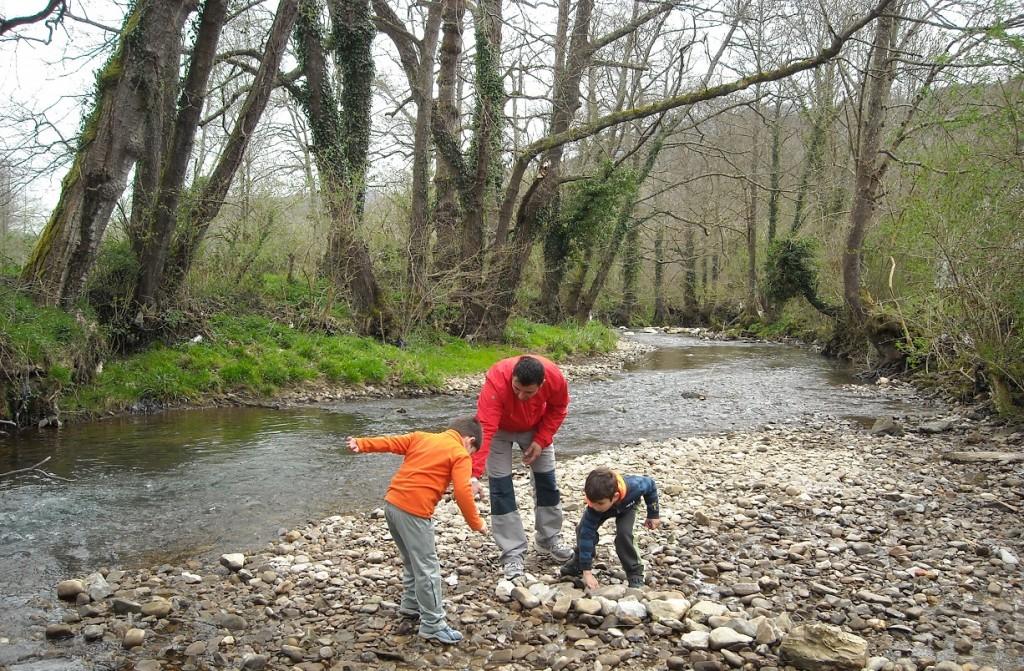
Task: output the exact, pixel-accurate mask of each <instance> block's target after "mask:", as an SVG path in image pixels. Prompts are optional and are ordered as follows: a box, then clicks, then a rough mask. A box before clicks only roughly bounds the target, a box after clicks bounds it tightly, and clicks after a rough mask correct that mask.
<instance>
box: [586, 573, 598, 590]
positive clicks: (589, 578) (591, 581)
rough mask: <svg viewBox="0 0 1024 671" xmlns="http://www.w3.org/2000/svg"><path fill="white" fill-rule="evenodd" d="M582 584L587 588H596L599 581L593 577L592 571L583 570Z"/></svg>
mask: <svg viewBox="0 0 1024 671" xmlns="http://www.w3.org/2000/svg"><path fill="white" fill-rule="evenodd" d="M583 584H584V585H585V586H586V588H587V589H589V590H595V589H597V587H598V585H599V584H600V583H598V582H597V578H595V577H594V572H593V571H584V572H583Z"/></svg>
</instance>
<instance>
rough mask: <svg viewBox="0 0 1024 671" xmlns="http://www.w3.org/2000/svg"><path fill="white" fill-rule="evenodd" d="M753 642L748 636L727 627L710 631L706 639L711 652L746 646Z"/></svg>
mask: <svg viewBox="0 0 1024 671" xmlns="http://www.w3.org/2000/svg"><path fill="white" fill-rule="evenodd" d="M753 640H754V639H753V638H751V637H750V636H745V635H744V634H741V633H739V632H738V631H735V630H734V629H730V628H729V627H717V628H716V629H712V630H711V634H710V635H709V637H708V645H709V646H710V647H711V649H712V650H721V649H723V648H731V647H733V646H741V645H746V644H748V643H750V642H751V641H753Z"/></svg>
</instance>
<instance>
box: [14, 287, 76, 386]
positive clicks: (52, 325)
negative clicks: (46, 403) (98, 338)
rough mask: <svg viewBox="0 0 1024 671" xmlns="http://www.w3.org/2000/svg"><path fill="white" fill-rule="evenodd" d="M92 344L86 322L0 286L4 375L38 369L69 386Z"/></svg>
mask: <svg viewBox="0 0 1024 671" xmlns="http://www.w3.org/2000/svg"><path fill="white" fill-rule="evenodd" d="M92 340H93V339H92V338H90V333H89V331H88V329H87V326H86V325H85V323H84V322H83V321H79V320H77V319H75V317H73V316H72V315H70V314H68V313H67V312H65V311H64V310H60V309H58V308H47V307H39V306H37V305H35V303H33V302H32V300H31V299H29V298H28V297H27V296H25V295H23V294H21V293H18V292H16V291H14V290H13V289H11V288H9V287H8V286H6V285H4V284H0V373H3V372H5V371H25V370H32V369H38V370H42V371H45V372H46V373H47V374H49V375H52V376H53V378H54V381H55V382H58V383H61V384H66V383H68V382H70V378H71V374H72V371H73V368H74V362H75V361H76V360H80V359H81V358H82V357H81V354H82V352H84V351H86V350H88V349H89V348H91V347H94V346H95V343H94V342H92Z"/></svg>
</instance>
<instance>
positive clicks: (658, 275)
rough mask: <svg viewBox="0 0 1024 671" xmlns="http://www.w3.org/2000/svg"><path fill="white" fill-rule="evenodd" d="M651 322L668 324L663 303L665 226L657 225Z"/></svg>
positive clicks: (666, 310)
mask: <svg viewBox="0 0 1024 671" xmlns="http://www.w3.org/2000/svg"><path fill="white" fill-rule="evenodd" d="M651 322H652V323H653V324H656V325H659V324H660V325H665V324H668V309H667V306H666V304H665V226H664V224H659V225H658V232H657V234H656V236H655V238H654V318H653V319H652V320H651Z"/></svg>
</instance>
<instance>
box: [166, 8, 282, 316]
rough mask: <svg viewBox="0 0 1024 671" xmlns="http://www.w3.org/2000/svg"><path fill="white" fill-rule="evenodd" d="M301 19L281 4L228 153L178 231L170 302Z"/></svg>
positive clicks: (171, 267) (239, 160)
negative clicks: (294, 27) (292, 32)
mask: <svg viewBox="0 0 1024 671" xmlns="http://www.w3.org/2000/svg"><path fill="white" fill-rule="evenodd" d="M297 14H298V0H281V1H280V3H279V4H278V6H277V14H276V15H275V16H274V23H273V24H272V25H271V28H270V34H269V35H268V36H267V44H266V46H265V47H264V49H263V57H262V59H261V60H260V65H259V68H258V69H257V71H256V76H255V77H253V81H252V83H251V84H250V85H249V92H248V93H247V94H246V96H245V100H244V101H243V103H242V109H241V112H240V113H239V116H238V119H236V120H235V125H234V127H232V129H231V134H230V135H229V136H228V141H227V144H226V145H225V146H224V151H223V152H222V153H221V155H220V158H219V159H218V160H217V165H216V166H214V169H213V172H212V173H211V174H210V177H209V179H208V180H207V181H206V184H205V185H204V186H203V188H202V191H200V193H199V194H197V196H196V198H195V201H194V202H193V204H192V205H191V206H190V207H189V209H188V211H187V212H185V213H184V214H183V215H182V216H183V224H182V225H181V226H178V228H177V230H176V232H175V235H174V240H173V242H172V243H171V255H170V259H169V260H168V262H167V264H166V267H165V272H164V282H163V287H162V291H163V292H164V293H165V294H166V295H168V296H173V295H175V294H176V293H177V292H178V291H180V290H181V287H182V285H183V284H184V281H185V277H186V275H188V271H189V269H190V268H191V267H192V263H193V262H194V261H195V257H196V254H197V252H198V251H199V245H200V243H201V242H202V241H203V238H204V237H205V236H206V231H207V230H208V229H209V228H210V224H211V223H213V220H214V218H215V217H216V216H217V213H218V212H220V208H221V206H222V205H223V204H224V197H225V196H226V195H227V193H228V189H229V188H230V187H231V181H232V179H234V176H235V172H236V171H237V170H238V166H239V165H241V163H242V159H243V157H244V156H245V150H246V148H247V147H248V145H249V139H250V138H251V137H252V133H253V131H254V130H255V129H256V124H257V123H258V122H259V120H260V117H261V116H262V115H263V110H264V109H265V108H266V106H267V101H268V100H269V99H270V93H271V91H272V90H273V88H274V80H275V78H276V77H277V71H278V65H279V64H280V62H281V56H282V55H283V54H284V50H285V46H286V45H287V43H288V35H289V34H290V33H291V29H292V26H293V25H295V18H296V16H297Z"/></svg>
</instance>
